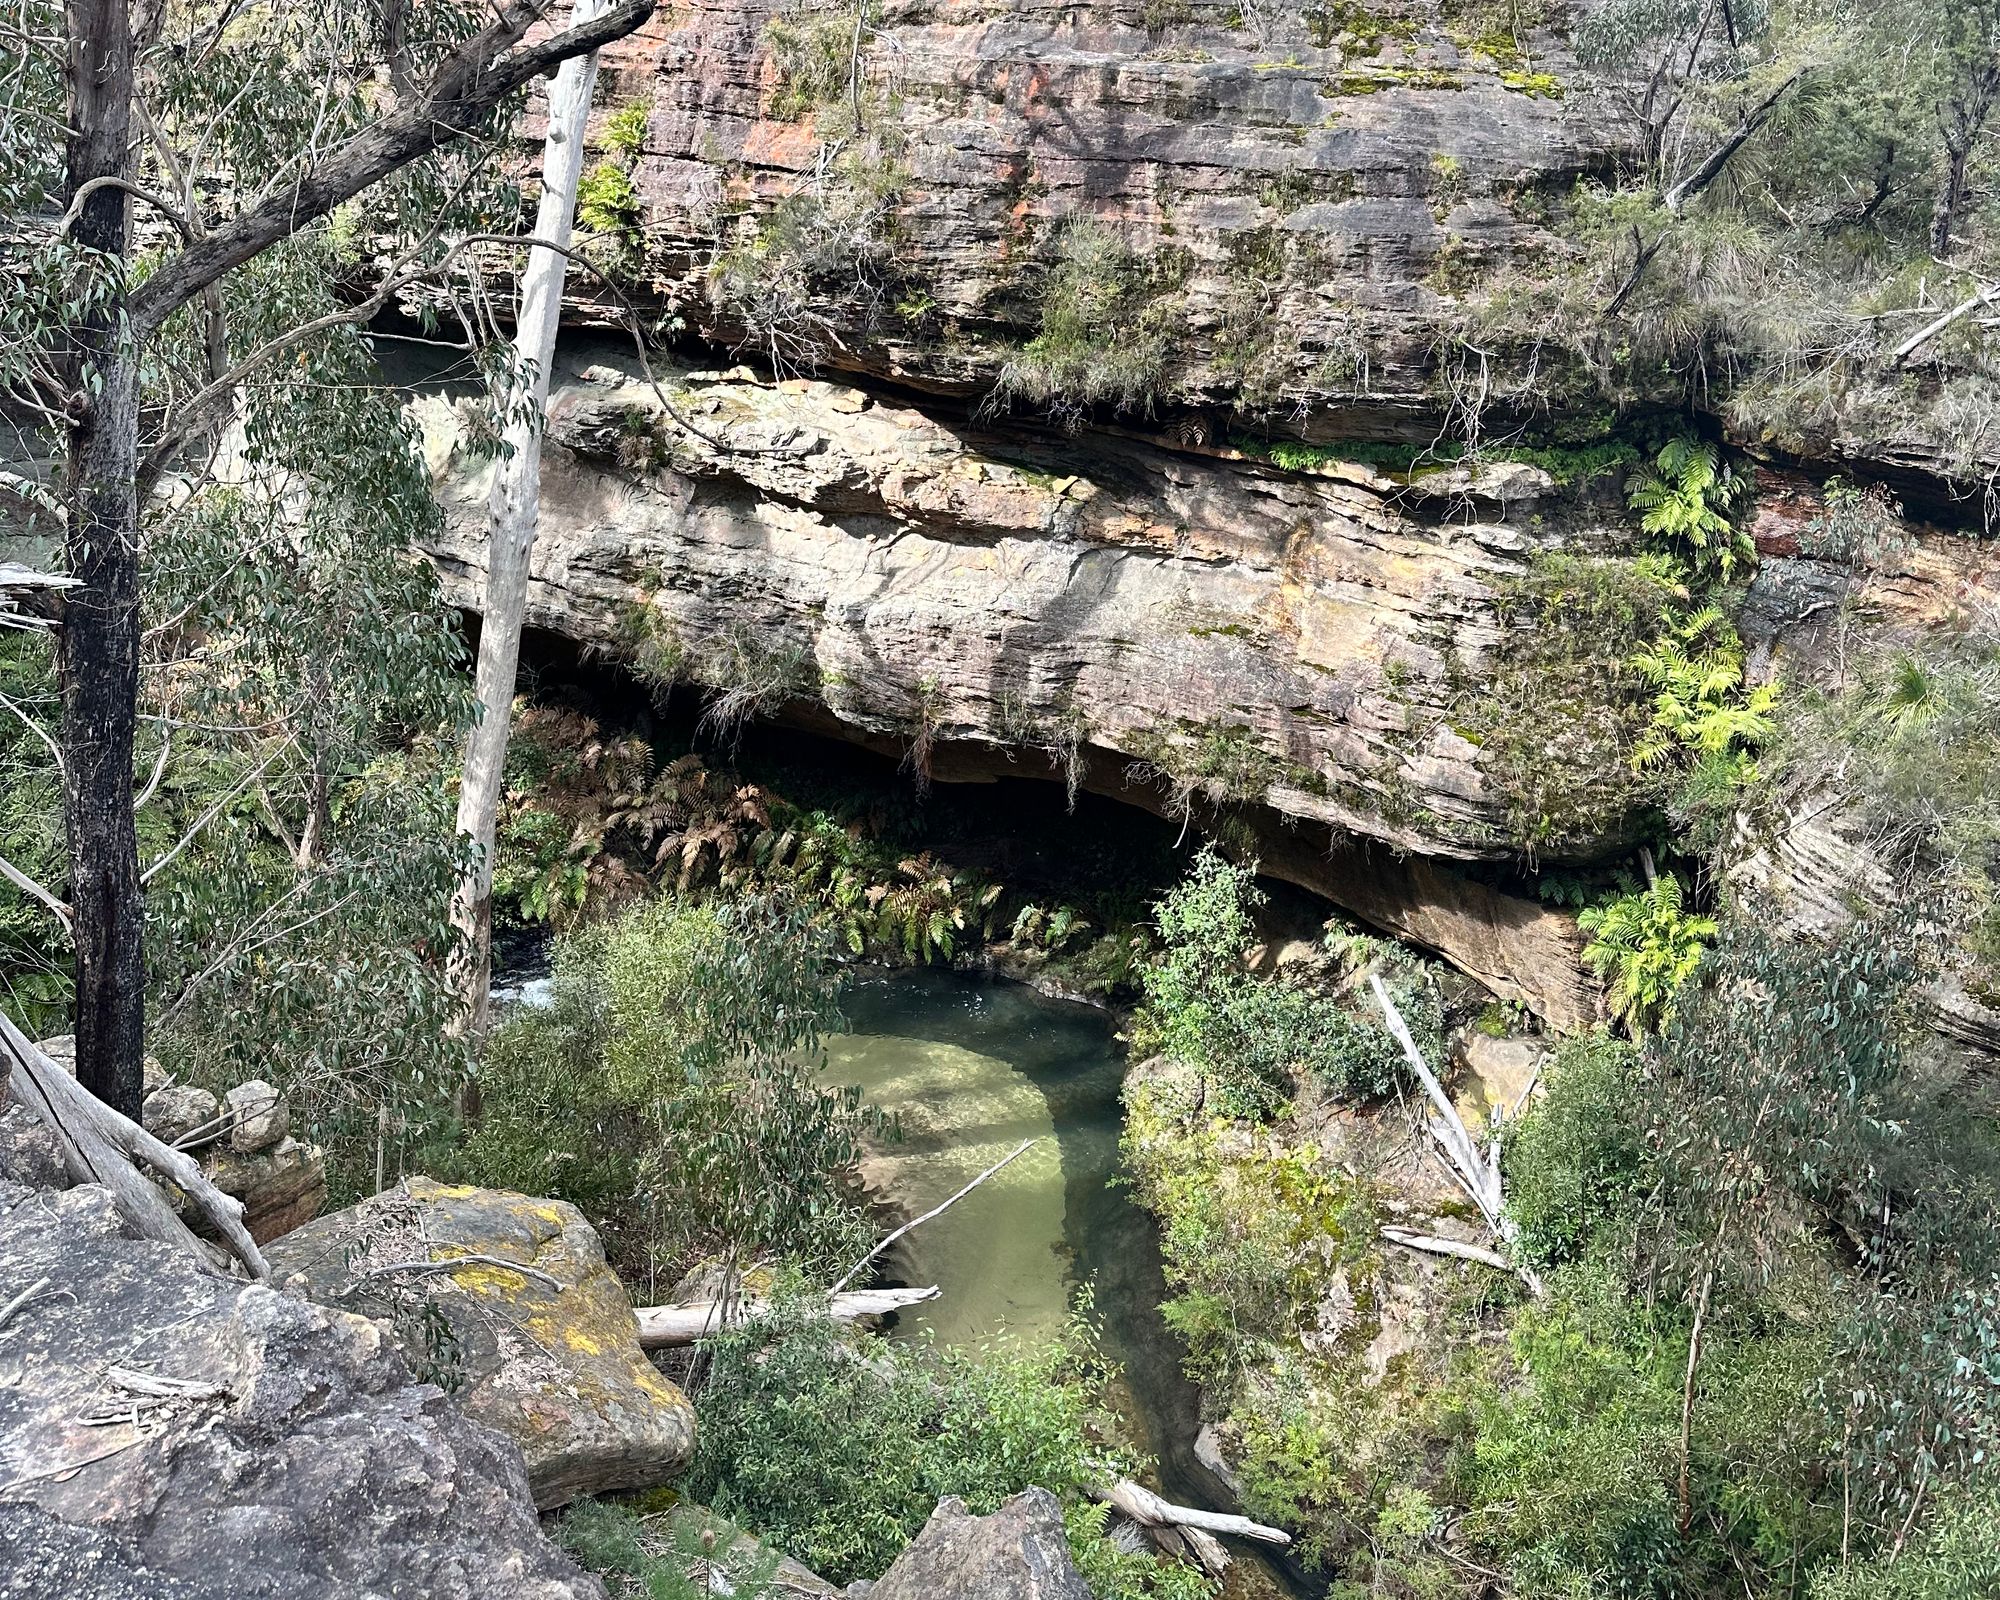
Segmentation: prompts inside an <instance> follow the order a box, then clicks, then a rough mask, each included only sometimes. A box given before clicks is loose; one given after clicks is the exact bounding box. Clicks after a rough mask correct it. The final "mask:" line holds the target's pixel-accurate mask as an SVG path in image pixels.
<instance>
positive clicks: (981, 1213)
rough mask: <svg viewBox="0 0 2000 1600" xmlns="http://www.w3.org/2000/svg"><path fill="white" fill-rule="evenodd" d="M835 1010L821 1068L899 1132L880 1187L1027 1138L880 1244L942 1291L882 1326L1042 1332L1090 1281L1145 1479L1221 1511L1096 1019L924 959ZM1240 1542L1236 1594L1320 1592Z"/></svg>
mask: <svg viewBox="0 0 2000 1600" xmlns="http://www.w3.org/2000/svg"><path fill="white" fill-rule="evenodd" d="M842 1008H843V1010H844V1011H845V1013H846V1016H847V1020H848V1025H849V1030H850V1031H849V1032H847V1033H845V1034H842V1035H840V1036H838V1037H836V1038H834V1039H831V1040H829V1041H828V1058H829V1059H828V1074H829V1081H831V1082H835V1083H841V1084H859V1085H860V1086H861V1088H862V1091H863V1093H864V1095H865V1096H866V1097H867V1098H868V1099H869V1100H870V1101H872V1102H873V1103H874V1104H875V1105H877V1106H879V1107H880V1108H881V1109H882V1110H884V1111H886V1112H889V1113H891V1114H892V1115H893V1116H894V1117H895V1118H896V1120H897V1122H898V1123H899V1124H900V1130H899V1131H900V1135H901V1136H900V1138H887V1139H884V1140H882V1141H880V1142H879V1143H878V1144H877V1146H876V1148H875V1150H874V1152H873V1153H872V1154H871V1155H870V1157H869V1158H868V1159H867V1160H866V1161H865V1162H864V1164H863V1168H862V1176H863V1178H864V1180H865V1181H866V1183H867V1185H868V1188H869V1191H870V1193H871V1194H872V1195H873V1196H874V1197H875V1198H876V1199H877V1200H878V1201H881V1202H883V1203H885V1204H886V1205H888V1206H889V1207H890V1208H892V1209H893V1210H895V1211H897V1212H899V1213H902V1214H905V1215H909V1216H916V1215H921V1214H922V1213H923V1212H925V1211H928V1210H929V1209H930V1208H931V1207H933V1206H935V1205H937V1204H939V1203H940V1202H941V1201H943V1200H945V1199H946V1198H947V1197H949V1196H950V1195H951V1194H953V1193H955V1192H956V1191H957V1190H959V1189H961V1188H963V1187H964V1186H965V1185H966V1184H967V1183H969V1182H970V1181H971V1180H972V1179H973V1178H974V1177H975V1176H977V1175H978V1174H979V1173H980V1172H982V1171H984V1170H985V1169H986V1168H987V1167H989V1166H991V1165H992V1164H993V1163H994V1162H996V1161H998V1160H1000V1159H1001V1158H1002V1157H1003V1156H1005V1155H1006V1154H1007V1153H1008V1152H1009V1151H1011V1150H1013V1149H1014V1148H1015V1147H1016V1146H1018V1145H1019V1144H1020V1143H1021V1142H1022V1141H1023V1140H1024V1139H1033V1140H1034V1141H1035V1143H1034V1145H1033V1146H1032V1147H1031V1148H1030V1149H1029V1150H1028V1151H1027V1153H1026V1154H1024V1155H1022V1156H1021V1157H1020V1158H1018V1159H1017V1160H1015V1161H1013V1162H1011V1163H1010V1164H1009V1165H1008V1166H1007V1167H1006V1168H1005V1169H1003V1170H1002V1171H1001V1172H999V1173H997V1174H995V1176H994V1177H992V1178H991V1179H989V1180H988V1181H987V1182H985V1183H983V1184H981V1185H980V1186H979V1187H978V1188H976V1189H974V1190H973V1191H972V1192H971V1193H970V1194H968V1195H967V1196H966V1197H965V1198H964V1199H962V1200H960V1201H959V1202H958V1203H957V1204H956V1205H954V1206H952V1207H951V1208H950V1209H949V1210H947V1211H945V1212H944V1213H943V1214H942V1215H940V1216H938V1217H936V1218H934V1219H932V1220H931V1221H929V1222H926V1223H924V1224H923V1225H922V1226H921V1227H919V1228H916V1229H913V1230H912V1231H911V1232H910V1233H908V1234H906V1235H904V1237H903V1238H902V1239H900V1240H899V1241H897V1243H896V1244H895V1245H894V1246H892V1247H891V1249H890V1251H889V1252H888V1254H887V1256H886V1258H885V1272H884V1276H885V1277H886V1278H887V1279H889V1280H890V1281H893V1282H895V1283H898V1284H936V1285H937V1287H938V1289H939V1290H940V1291H941V1292H940V1295H939V1297H938V1299H936V1300H934V1301H931V1302H929V1303H928V1304H926V1305H923V1306H919V1307H915V1308H913V1309H912V1310H910V1311H906V1312H903V1313H902V1314H901V1315H900V1316H899V1317H898V1318H897V1321H896V1326H895V1328H894V1330H893V1334H892V1336H893V1337H901V1338H908V1337H916V1336H920V1335H922V1334H924V1333H930V1334H934V1335H935V1336H936V1337H937V1338H938V1339H939V1340H940V1341H942V1342H944V1343H947V1344H960V1345H977V1344H979V1343H981V1342H982V1341H985V1340H988V1339H992V1338H995V1337H1001V1336H1009V1337H1014V1338H1019V1339H1034V1338H1038V1337H1045V1336H1047V1335H1050V1334H1052V1333H1054V1332H1056V1331H1058V1330H1059V1329H1060V1328H1061V1327H1062V1325H1063V1323H1064V1322H1065V1321H1066V1320H1067V1318H1068V1317H1069V1315H1070V1307H1071V1304H1072V1300H1073V1297H1074V1294H1075V1292H1076V1290H1077V1289H1078V1288H1079V1287H1081V1286H1082V1285H1085V1284H1088V1285H1089V1286H1090V1287H1091V1289H1092V1291H1093V1297H1094V1302H1095V1313H1096V1318H1097V1320H1098V1321H1099V1323H1100V1324H1101V1327H1102V1333H1103V1343H1104V1347H1105V1354H1106V1355H1107V1356H1108V1357H1109V1358H1110V1359H1111V1360H1112V1361H1113V1362H1115V1363H1116V1364H1117V1366H1118V1367H1119V1368H1120V1369H1121V1372H1122V1379H1121V1381H1120V1383H1119V1384H1118V1386H1117V1391H1118V1392H1117V1394H1116V1396H1115V1399H1116V1401H1117V1403H1118V1405H1119V1409H1120V1410H1121V1411H1122V1412H1123V1413H1124V1415H1125V1418H1126V1420H1127V1424H1128V1427H1129V1428H1130V1430H1131V1432H1132V1434H1133V1436H1134V1438H1133V1442H1134V1443H1135V1444H1136V1445H1137V1446H1138V1447H1139V1448H1140V1449H1142V1450H1143V1451H1145V1452H1146V1453H1147V1454H1149V1455H1151V1456H1152V1457H1153V1458H1154V1459H1155V1460H1157V1461H1158V1463H1159V1472H1158V1476H1157V1482H1156V1484H1155V1487H1157V1488H1158V1489H1159V1490H1160V1491H1161V1492H1162V1493H1164V1494H1165V1495H1166V1496H1167V1497H1168V1498H1169V1499H1172V1500H1177V1501H1180V1502H1182V1503H1184V1504H1191V1505H1199V1506H1206V1507H1211V1508H1227V1502H1228V1495H1227V1491H1226V1490H1225V1489H1224V1487H1223V1486H1222V1484H1221V1483H1220V1482H1219V1481H1218V1480H1217V1479H1216V1477H1215V1476H1214V1474H1212V1473H1211V1472H1210V1471H1209V1470H1208V1468H1207V1467H1205V1466H1204V1465H1202V1463H1201V1462H1200V1461H1199V1460H1197V1459H1196V1457H1195V1453H1194V1441H1195V1435H1196V1432H1197V1430H1198V1428H1199V1427H1200V1422H1201V1415H1200V1397H1199V1395H1198V1393H1197V1392H1196V1390H1195V1388H1194V1386H1193V1385H1192V1384H1191V1383H1189V1382H1188V1380H1187V1378H1186V1377H1185V1376H1184V1375H1183V1373H1182V1369H1181V1358H1182V1354H1183V1351H1182V1347H1181V1344H1180V1341H1179V1339H1178V1338H1177V1337H1176V1336H1175V1335H1174V1333H1173V1331H1172V1330H1171V1329H1170V1328H1169V1327H1168V1326H1167V1325H1166V1322H1165V1321H1164V1319H1163V1318H1162V1317H1161V1315H1160V1309H1159V1308H1160V1304H1161V1302H1162V1301H1163V1300H1164V1299H1165V1298H1166V1296H1167V1288H1166V1283H1165V1279H1164V1277H1163V1275H1162V1272H1161V1266H1160V1250H1159V1239H1158V1235H1157V1233H1156V1231H1155V1228H1154V1224H1153V1220H1152V1218H1151V1217H1150V1216H1149V1215H1148V1214H1147V1213H1146V1212H1145V1211H1143V1210H1142V1209H1140V1207H1139V1206H1138V1205H1136V1204H1135V1203H1134V1202H1133V1200H1132V1198H1131V1196H1130V1194H1129V1193H1128V1191H1127V1190H1126V1189H1125V1187H1124V1186H1123V1185H1122V1183H1120V1182H1119V1170H1120V1169H1119V1154H1118V1139H1119V1132H1120V1126H1121V1112H1120V1105H1119V1097H1118V1092H1119V1084H1120V1082H1121V1080H1122V1078H1123V1076H1124V1065H1125V1063H1124V1054H1123V1051H1122V1049H1121V1048H1120V1046H1119V1044H1118V1041H1117V1039H1116V1037H1115V1034H1114V1029H1113V1024H1112V1020H1111V1018H1110V1017H1109V1015H1107V1014H1106V1013H1105V1012H1102V1011H1099V1010H1096V1009H1094V1008H1092V1007H1089V1006H1082V1005H1075V1004H1072V1003H1069V1002H1066V1001H1060V1000H1051V999H1047V998H1044V997H1043V996H1042V995H1040V994H1037V993H1036V992H1035V991H1034V990H1032V989H1030V988H1028V987H1026V986H1025V985H1022V984H1017V983H1009V982H1005V981H1001V980H993V979H985V978H980V977H976V976H971V975H967V974H964V973H957V972H948V971H943V970H940V969H937V968H915V969H909V970H901V971H896V972H893V973H872V974H864V975H862V976H860V977H858V978H857V980H856V981H855V982H853V983H852V984H851V985H850V986H849V987H848V989H847V991H846V993H845V995H844V997H843V1002H842ZM1234 1554H1235V1557H1236V1559H1235V1562H1234V1564H1233V1566H1232V1569H1231V1581H1230V1585H1229V1591H1228V1592H1229V1593H1230V1594H1231V1595H1232V1596H1240V1597H1244V1600H1250V1597H1268V1596H1288V1595H1306V1594H1311V1593H1315V1592H1317V1591H1316V1587H1315V1586H1314V1585H1312V1584H1311V1583H1310V1582H1308V1581H1306V1580H1304V1579H1303V1578H1302V1577H1301V1576H1300V1575H1298V1574H1295V1573H1289V1572H1287V1571H1284V1570H1282V1569H1281V1568H1280V1567H1279V1566H1278V1565H1277V1564H1275V1563H1273V1562H1271V1561H1269V1560H1268V1559H1266V1558H1265V1557H1264V1555H1263V1554H1262V1552H1260V1551H1258V1550H1255V1549H1250V1548H1245V1547H1241V1546H1238V1547H1237V1548H1236V1549H1235V1552H1234Z"/></svg>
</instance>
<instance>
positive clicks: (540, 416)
mask: <svg viewBox="0 0 2000 1600" xmlns="http://www.w3.org/2000/svg"><path fill="white" fill-rule="evenodd" d="M604 8H605V0H576V9H575V10H574V11H573V12H572V13H571V15H570V26H571V27H572V28H577V27H582V26H584V25H586V24H588V23H590V22H592V21H594V20H595V19H596V17H597V16H598V14H599V13H600V12H601V11H603V10H604ZM596 82H597V56H596V53H595V52H592V53H591V54H589V55H585V56H576V57H572V58H571V59H570V60H568V61H566V62H564V63H563V65H562V70H561V71H559V72H558V73H557V74H556V79H555V83H554V85H553V86H552V87H551V89H550V91H549V126H548V137H547V141H546V143H545V144H544V146H543V149H542V197H541V203H540V204H539V205H538V206H537V208H536V211H535V237H536V238H537V239H545V240H547V241H548V242H549V243H550V244H551V245H553V246H555V247H556V248H554V249H544V248H543V247H541V246H540V245H537V246H535V247H533V248H531V249H530V250H529V252H528V265H527V269H526V271H525V272H524V273H523V274H522V277H521V310H520V317H519V320H518V322H517V323H516V328H515V336H514V379H513V385H512V387H511V389H510V392H509V394H508V397H507V411H506V415H505V418H504V438H505V441H506V448H505V449H504V450H503V451H502V453H501V458H500V461H499V463H498V464H497V465H496V466H495V468H494V470H493V491H492V496H491V500H490V503H489V506H488V518H489V524H490V528H491V533H490V535H489V541H488V552H487V558H486V601H485V605H484V607H483V611H482V615H483V621H482V623H481V625H480V629H479V669H478V678H477V682H476V686H475V690H474V692H475V695H476V697H477V699H478V701H479V720H478V722H477V723H476V724H474V726H473V729H472V731H471V733H470V734H468V735H467V737H466V741H465V771H464V774H463V776H462V777H461V778H460V780H459V790H458V831H459V832H460V833H461V834H464V835H465V836H466V837H468V838H469V839H471V841H472V843H473V845H474V846H475V848H476V857H475V860H474V862H473V866H472V870H471V871H470V873H469V874H468V875H467V877H466V879H465V880H464V882H462V883H461V884H460V885H459V887H458V891H457V893H455V894H454V895H453V897H452V908H451V910H452V921H453V922H454V923H455V924H456V925H457V926H458V928H459V930H460V932H462V933H463V934H464V936H465V941H466V948H465V950H464V951H463V952H462V953H461V957H460V959H461V962H462V966H461V969H460V981H459V1000H460V1002H461V1004H462V1006H463V1015H464V1020H465V1026H466V1028H467V1030H468V1031H469V1032H470V1034H471V1035H472V1038H473V1040H474V1041H475V1042H477V1041H478V1040H480V1039H483V1038H484V1037H485V1035H486V1002H487V994H488V990H489V988H490V986H491V980H492V973H493V942H492V934H493V845H494V828H495V822H496V819H497V818H498V816H499V811H500V790H501V783H502V780H503V778H504V776H505V772H506V766H507V735H508V731H509V725H510V723H511V721H512V713H513V705H514V682H515V678H516V675H517V672H518V669H519V666H520V660H521V623H522V619H523V616H524V614H525V613H526V610H527V604H528V563H529V557H530V555H531V553H532V552H533V550H534V544H535V522H536V519H537V517H539V515H540V514H541V505H542V432H543V425H544V422H545V421H546V417H545V413H546V411H547V409H548V399H549V367H550V365H551V363H552V362H553V361H554V359H555V348H556V327H557V324H558V322H559V321H560V319H561V316H562V292H563V279H564V276H565V274H566V272H567V270H568V267H569V257H568V256H567V255H566V254H564V251H565V250H566V249H567V248H568V246H569V241H570V232H571V228H572V225H573V222H574V219H575V216H576V191H577V185H578V183H579V182H580V180H581V179H582V176H583V135H584V126H585V124H586V123H587V122H588V120H589V117H590V97H591V93H592V90H593V89H594V88H595V86H596Z"/></svg>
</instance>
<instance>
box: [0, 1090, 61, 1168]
mask: <svg viewBox="0 0 2000 1600" xmlns="http://www.w3.org/2000/svg"><path fill="white" fill-rule="evenodd" d="M0 1183H19V1184H24V1185H26V1186H27V1187H28V1188H30V1189H61V1188H66V1187H67V1186H68V1184H69V1171H68V1169H67V1168H66V1167H64V1165H63V1158H62V1151H61V1150H60V1149H59V1148H58V1147H57V1145H56V1136H55V1135H54V1134H53V1133H51V1132H50V1131H49V1130H48V1128H47V1126H46V1125H45V1124H44V1123H43V1122H42V1121H41V1119H40V1118H39V1117H37V1116H36V1115H35V1114H34V1113H33V1112H32V1111H30V1110H29V1109H28V1108H27V1107H26V1106H24V1105H21V1104H20V1103H19V1102H15V1103H13V1104H8V1105H0Z"/></svg>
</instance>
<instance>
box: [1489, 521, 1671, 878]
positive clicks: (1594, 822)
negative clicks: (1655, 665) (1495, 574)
mask: <svg viewBox="0 0 2000 1600" xmlns="http://www.w3.org/2000/svg"><path fill="white" fill-rule="evenodd" d="M1682 598H1684V591H1683V590H1682V589H1681V587H1680V585H1679V584H1678V582H1677V581H1676V579H1675V577H1674V575H1673V573H1672V571H1671V569H1670V568H1669V566H1668V565H1667V563H1665V562H1664V561H1662V560H1660V559H1658V558H1641V559H1640V560H1637V561H1613V560H1605V559H1598V558H1592V557H1580V556H1569V555H1560V554H1557V555H1544V556H1540V557H1538V558H1537V559H1536V560H1535V562H1534V563H1533V565H1532V566H1531V567H1530V568H1529V570H1528V571H1527V572H1526V573H1525V574H1523V575H1522V576H1521V577H1519V578H1516V579H1512V580H1509V581H1507V582H1505V583H1503V584H1502V585H1501V586H1500V589H1499V593H1498V596H1497V599H1498V602H1499V608H1500V614H1501V617H1502V619H1503V620H1504V621H1506V622H1507V623H1508V624H1509V625H1510V626H1509V631H1508V634H1507V637H1506V640H1505V642H1504V644H1503V645H1502V647H1501V649H1500V651H1499V652H1498V659H1497V660H1496V661H1495V662H1494V663H1493V665H1492V667H1491V669H1490V671H1488V672H1487V673H1486V674H1484V675H1483V679H1482V681H1480V682H1479V683H1477V684H1472V683H1468V684H1467V685H1466V689H1467V693H1468V695H1473V696H1476V698H1475V699H1473V700H1472V701H1471V704H1470V705H1469V706H1468V709H1467V711H1466V713H1465V720H1464V722H1463V723H1462V724H1461V726H1460V731H1461V732H1462V733H1463V734H1465V736H1466V737H1468V738H1470V739H1472V740H1473V741H1474V742H1475V743H1477V744H1478V745H1479V746H1480V747H1481V752H1482V755H1481V763H1482V766H1483V768H1484V769H1485V771H1486V772H1487V773H1488V774H1489V775H1490V778H1491V781H1492V782H1493V783H1494V785H1495V786H1496V788H1497V789H1498V790H1499V792H1500V794H1501V795H1502V796H1503V797H1504V799H1505V804H1506V808H1507V820H1508V831H1509V833H1510V834H1511V835H1512V838H1513V841H1514V842H1515V844H1516V845H1517V846H1518V847H1519V848H1520V849H1522V850H1523V851H1524V852H1526V853H1528V854H1529V855H1530V856H1531V857H1532V856H1534V855H1535V854H1538V853H1540V852H1544V851H1547V852H1552V853H1560V852H1562V851H1565V850H1569V849H1573V848H1578V847H1583V848H1588V847H1589V846H1591V845H1595V844H1598V843H1600V842H1601V841H1602V839H1603V838H1604V837H1605V835H1606V834H1608V833H1610V832H1612V831H1614V830H1616V829H1617V828H1618V827H1619V826H1620V825H1621V824H1623V823H1624V822H1625V821H1626V819H1628V818H1629V817H1630V815H1631V814H1632V812H1633V811H1634V810H1635V809H1637V808H1638V807H1640V806H1642V805H1643V804H1645V803H1646V802H1647V801H1648V800H1650V799H1651V798H1652V796H1653V794H1654V792H1655V791H1654V788H1653V784H1652V781H1651V779H1650V778H1649V776H1648V775H1646V774H1644V773H1641V772H1640V771H1638V770H1636V769H1635V768H1634V765H1633V762H1632V755H1633V752H1634V751H1635V750H1636V749H1637V747H1638V745H1639V743H1640V741H1641V739H1642V738H1643V737H1644V736H1645V733H1646V729H1647V728H1648V726H1649V724H1650V721H1651V716H1650V710H1651V708H1650V705H1649V700H1650V695H1649V692H1648V688H1649V686H1648V685H1647V683H1646V681H1645V679H1644V677H1643V675H1642V673H1641V672H1640V669H1639V667H1638V665H1637V657H1638V655H1639V653H1640V652H1641V651H1642V650H1644V649H1645V648H1646V647H1647V645H1648V644H1649V642H1650V641H1651V640H1653V639H1654V638H1655V637H1656V636H1657V635H1658V634H1659V632H1660V631H1661V629H1662V628H1663V626H1664V624H1665V619H1666V617H1667V616H1668V615H1669V612H1670V609H1671V608H1672V606H1673V605H1674V603H1675V602H1676V601H1677V600H1679V599H1682Z"/></svg>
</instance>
